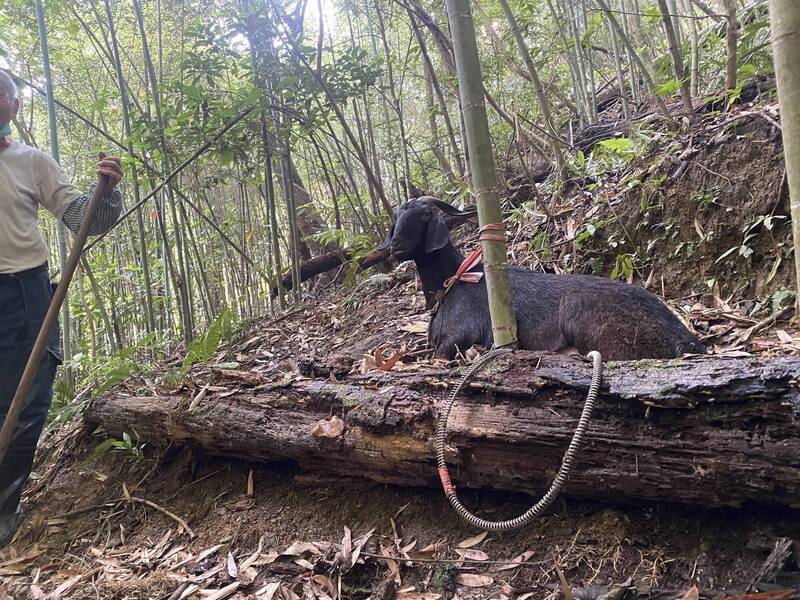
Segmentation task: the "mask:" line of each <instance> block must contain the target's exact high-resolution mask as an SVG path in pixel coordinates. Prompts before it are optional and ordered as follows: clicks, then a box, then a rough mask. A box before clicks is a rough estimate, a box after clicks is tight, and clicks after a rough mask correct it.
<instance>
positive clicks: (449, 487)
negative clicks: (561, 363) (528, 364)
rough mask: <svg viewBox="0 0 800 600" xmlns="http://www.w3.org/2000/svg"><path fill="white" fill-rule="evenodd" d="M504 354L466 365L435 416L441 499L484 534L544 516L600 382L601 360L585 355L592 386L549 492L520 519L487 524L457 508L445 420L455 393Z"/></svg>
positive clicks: (563, 479)
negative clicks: (446, 452) (589, 361)
mask: <svg viewBox="0 0 800 600" xmlns="http://www.w3.org/2000/svg"><path fill="white" fill-rule="evenodd" d="M506 352H511V350H508V349H506V348H497V349H495V350H490V351H489V352H487V353H486V354H484V355H483V356H482V357H480V358H479V359H478V360H477V361H475V362H474V363H473V364H472V365H470V367H469V368H468V369H467V370H466V372H465V373H464V375H463V376H462V377H461V379H460V381H459V382H458V385H456V387H455V388H453V391H452V392H450V396H448V398H447V401H446V402H445V404H444V407H443V409H442V414H441V415H440V416H439V425H438V427H437V429H436V461H437V463H438V467H439V479H440V480H441V482H442V487H443V488H444V493H445V495H446V496H447V498H448V499H449V500H450V504H452V505H453V508H455V509H456V512H457V513H458V514H459V515H461V517H462V518H463V519H464V520H466V521H467V522H468V523H470V524H472V525H474V526H475V527H478V528H480V529H485V530H488V531H507V530H509V529H516V528H518V527H522V526H524V525H527V524H528V523H530V522H531V521H533V519H535V518H536V517H538V516H539V515H540V514H541V513H542V512H544V510H545V509H547V507H548V506H550V505H551V504H552V503H553V501H554V500H555V499H556V497H558V494H559V492H561V490H562V488H563V487H564V485H565V484H566V483H567V480H568V479H569V475H570V471H571V470H572V461H573V460H574V459H575V457H576V456H577V454H578V450H579V449H580V447H581V444H582V443H583V437H584V435H585V434H586V429H587V428H588V426H589V420H590V419H591V417H592V410H593V409H594V403H595V401H596V400H597V394H598V392H599V391H600V383H601V381H602V378H603V358H602V356H601V355H600V353H599V352H597V351H595V350H593V351H592V352H589V354H588V355H587V358H591V359H592V383H591V384H590V386H589V393H588V394H587V395H586V402H585V403H584V405H583V410H582V411H581V416H580V419H578V426H577V427H576V428H575V433H574V434H573V436H572V441H571V442H570V444H569V447H568V448H567V451H566V452H565V453H564V458H563V460H562V461H561V468H560V469H559V470H558V473H557V474H556V476H555V479H554V480H553V483H552V484H551V485H550V489H548V490H547V493H546V494H545V495H544V496H542V498H541V500H539V502H537V503H536V504H534V505H533V506H531V507H530V508H529V509H528V510H527V511H526V512H524V513H523V514H521V515H520V516H518V517H516V518H514V519H509V520H507V521H487V520H486V519H481V518H480V517H478V516H477V515H474V514H473V513H471V512H470V511H469V510H468V509H467V508H465V507H464V505H463V504H461V502H460V501H459V499H458V495H457V494H456V489H455V486H454V485H453V483H452V482H451V480H450V473H449V471H448V470H447V463H446V462H445V459H444V447H445V438H446V436H447V419H448V417H449V416H450V410H451V409H452V408H453V403H454V402H455V399H456V396H458V394H459V392H460V391H461V389H462V388H463V387H464V384H466V382H467V381H468V380H469V379H470V378H471V377H472V376H473V375H474V374H475V373H477V372H478V371H479V370H480V369H481V368H483V367H484V366H485V365H486V364H488V363H489V362H490V361H492V360H494V359H495V358H496V357H498V356H500V355H501V354H505V353H506Z"/></svg>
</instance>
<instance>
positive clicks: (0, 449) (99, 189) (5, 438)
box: [0, 152, 111, 465]
mask: <svg viewBox="0 0 800 600" xmlns="http://www.w3.org/2000/svg"><path fill="white" fill-rule="evenodd" d="M105 156H106V155H105V154H103V153H102V152H101V153H100V155H99V157H100V160H102V159H103V158H105ZM107 188H108V176H107V175H103V174H101V175H100V176H99V177H98V178H97V185H96V186H95V188H94V192H93V193H92V196H91V198H89V206H88V207H87V208H86V216H85V217H84V219H83V222H82V223H81V227H80V229H79V230H78V234H77V235H76V236H75V243H74V244H72V249H71V250H70V252H69V257H68V258H67V263H66V265H65V266H64V272H63V273H62V274H61V280H60V281H59V282H58V287H57V288H56V291H55V293H54V294H53V299H52V301H51V302H50V306H49V307H48V309H47V314H46V315H45V317H44V322H43V323H42V326H41V328H40V329H39V335H37V336H36V342H35V343H34V345H33V350H31V355H30V356H29V357H28V362H27V364H26V365H25V370H24V371H23V372H22V377H21V378H20V380H19V385H18V386H17V391H16V393H15V394H14V399H13V400H12V401H11V406H10V407H9V408H8V413H7V414H6V419H5V421H4V422H3V428H2V429H1V430H0V465H2V464H3V460H4V459H5V457H6V451H7V450H8V446H9V444H10V443H11V438H12V437H13V435H14V429H15V428H16V426H17V421H19V416H20V413H22V409H23V408H24V407H25V397H26V396H27V395H28V392H29V391H30V389H31V385H32V384H33V380H34V378H35V377H36V372H37V371H38V370H39V364H40V363H41V362H42V356H44V353H45V351H46V350H47V338H48V337H49V335H50V332H51V331H52V330H53V326H54V325H55V324H56V320H57V319H58V312H59V311H60V310H61V305H62V304H63V302H64V298H65V297H66V296H67V288H68V287H69V284H70V282H71V281H72V276H73V275H74V274H75V269H76V268H77V266H78V261H80V258H81V251H82V250H83V246H84V244H86V238H88V237H89V226H90V224H91V222H92V220H93V219H94V215H95V213H97V207H98V206H99V204H100V199H101V198H102V197H103V196H105V195H106V194H107V193H108V192H110V191H111V190H109V189H107Z"/></svg>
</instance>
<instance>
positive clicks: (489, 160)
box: [446, 0, 517, 347]
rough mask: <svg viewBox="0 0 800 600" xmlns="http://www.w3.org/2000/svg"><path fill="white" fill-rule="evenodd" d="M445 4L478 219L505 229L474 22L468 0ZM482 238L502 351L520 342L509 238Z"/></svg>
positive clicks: (494, 330) (491, 307) (493, 316)
mask: <svg viewBox="0 0 800 600" xmlns="http://www.w3.org/2000/svg"><path fill="white" fill-rule="evenodd" d="M446 6H447V15H448V20H449V22H450V31H451V32H452V34H451V35H452V40H453V50H454V54H455V61H456V68H457V71H458V89H459V94H460V97H461V106H462V107H463V109H462V112H463V115H464V128H465V129H466V134H467V148H468V150H469V156H470V172H471V173H472V184H473V188H474V190H475V196H476V197H477V199H478V202H477V204H478V219H479V221H480V224H481V227H485V226H487V225H489V226H492V225H494V224H499V225H501V226H502V222H503V218H502V215H501V212H500V198H499V197H498V195H497V175H496V173H495V162H494V156H493V154H492V139H491V136H490V133H489V121H488V120H487V118H486V103H485V101H484V89H483V78H482V75H481V64H480V57H479V55H478V42H477V40H476V38H475V24H474V22H473V20H472V12H471V10H470V6H469V0H446ZM481 238H482V240H481V245H482V247H483V270H484V273H485V274H486V288H487V291H488V294H489V314H490V315H491V319H492V335H493V337H494V344H495V346H497V347H501V346H510V345H513V344H516V342H517V322H516V319H515V317H514V313H513V312H512V309H511V286H510V285H509V282H508V265H507V264H506V242H505V236H504V234H503V233H497V232H495V233H494V234H491V233H489V234H481Z"/></svg>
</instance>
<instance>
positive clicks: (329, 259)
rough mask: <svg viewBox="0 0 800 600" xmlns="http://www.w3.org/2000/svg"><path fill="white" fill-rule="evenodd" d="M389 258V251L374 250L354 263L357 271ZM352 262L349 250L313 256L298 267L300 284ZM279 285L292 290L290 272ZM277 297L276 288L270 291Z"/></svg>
mask: <svg viewBox="0 0 800 600" xmlns="http://www.w3.org/2000/svg"><path fill="white" fill-rule="evenodd" d="M387 258H389V250H388V249H386V250H380V249H379V248H375V249H374V250H371V251H370V252H368V253H367V254H365V255H364V256H362V257H361V258H359V259H358V261H356V262H357V263H358V268H359V270H362V271H363V270H364V269H368V268H370V267H372V266H374V265H377V264H378V263H380V262H383V261H384V260H386V259H387ZM351 260H353V255H352V254H351V253H350V251H349V250H334V251H333V252H328V253H327V254H321V255H320V256H315V257H314V258H311V259H309V260H307V261H305V262H303V263H302V264H301V265H300V282H301V283H302V282H304V281H308V280H309V279H311V278H312V277H316V276H317V275H320V274H322V273H326V272H328V271H331V270H333V269H335V268H336V267H339V266H341V265H343V264H345V263H348V262H350V261H351ZM281 284H282V285H283V287H284V289H287V290H290V289H292V274H291V272H289V273H286V274H285V275H284V276H283V277H282V278H281ZM277 295H278V288H277V287H275V288H273V289H272V297H273V298H274V297H275V296H277Z"/></svg>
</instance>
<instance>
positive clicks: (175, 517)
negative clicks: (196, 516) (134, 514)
mask: <svg viewBox="0 0 800 600" xmlns="http://www.w3.org/2000/svg"><path fill="white" fill-rule="evenodd" d="M120 501H125V502H139V503H140V504H144V505H145V506H149V507H150V508H154V509H156V510H157V511H158V512H160V513H162V514H164V515H166V516H168V517H169V518H170V519H172V520H174V521H175V522H177V523H178V525H180V526H181V527H182V528H183V530H184V531H185V532H186V533H187V534H188V535H189V537H190V538H193V537H195V535H194V531H192V529H191V527H189V525H187V524H186V521H184V520H183V519H181V518H180V517H179V516H178V515H176V514H175V513H173V512H170V511H168V510H167V509H166V508H164V507H163V506H159V505H158V504H156V503H155V502H151V501H150V500H145V499H144V498H137V497H136V496H128V497H125V498H120Z"/></svg>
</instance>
